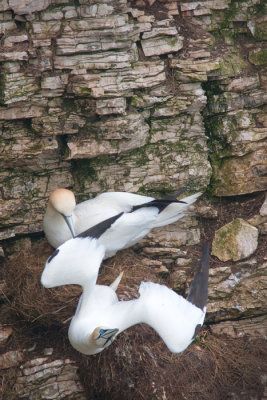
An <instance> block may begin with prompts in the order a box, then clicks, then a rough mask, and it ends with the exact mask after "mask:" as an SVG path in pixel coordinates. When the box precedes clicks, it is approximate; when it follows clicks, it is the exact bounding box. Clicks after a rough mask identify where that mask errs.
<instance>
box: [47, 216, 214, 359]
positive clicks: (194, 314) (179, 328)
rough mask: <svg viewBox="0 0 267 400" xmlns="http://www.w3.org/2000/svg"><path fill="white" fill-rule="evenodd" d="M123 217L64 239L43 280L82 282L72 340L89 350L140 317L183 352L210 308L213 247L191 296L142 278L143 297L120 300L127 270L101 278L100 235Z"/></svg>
mask: <svg viewBox="0 0 267 400" xmlns="http://www.w3.org/2000/svg"><path fill="white" fill-rule="evenodd" d="M119 218H120V215H118V216H115V217H113V218H110V219H109V220H108V223H106V225H105V226H104V225H103V224H104V223H105V222H106V221H104V223H103V222H102V223H100V224H98V225H97V226H96V227H93V228H91V230H90V229H89V230H88V231H87V233H86V234H83V235H81V236H80V237H76V238H74V239H70V240H68V241H67V242H65V243H64V244H63V245H61V246H60V247H59V248H58V249H57V250H55V252H54V253H53V254H52V256H51V257H50V258H49V259H48V260H47V262H46V265H45V268H44V271H43V273H42V277H41V283H42V284H43V286H45V287H48V288H51V287H55V286H61V285H66V284H77V285H80V286H82V289H83V292H82V295H81V297H80V300H79V303H78V306H77V309H76V312H75V315H74V317H73V318H72V320H71V323H70V326H69V330H68V336H69V340H70V343H71V345H72V346H73V347H74V348H75V349H76V350H78V351H79V352H81V353H83V354H87V355H92V354H97V353H99V352H101V351H103V350H104V349H105V348H106V347H108V346H109V345H110V344H111V343H112V342H113V341H114V339H115V338H116V336H117V335H118V334H120V333H121V332H123V331H124V330H126V329H128V328H130V327H131V326H133V325H136V324H140V323H145V324H147V325H149V326H151V327H152V328H153V329H154V330H155V331H156V332H157V333H158V335H159V336H160V337H161V338H162V340H163V341H164V342H165V344H166V345H167V347H168V348H169V350H170V351H171V352H174V353H179V352H182V351H184V350H185V349H186V348H187V347H188V346H189V345H190V343H191V342H192V341H193V340H194V338H195V337H196V335H197V334H198V332H199V329H200V328H201V326H202V325H203V322H204V318H205V314H206V302H207V296H208V275H209V256H208V247H207V246H203V251H202V257H201V260H200V262H199V265H198V268H197V272H196V274H195V277H194V279H193V281H192V283H191V286H190V291H189V295H188V297H187V299H185V298H184V297H182V296H180V295H178V294H177V293H175V292H174V291H173V290H171V289H169V288H168V287H166V286H165V285H160V284H156V283H153V282H142V283H141V285H140V287H139V294H140V297H139V298H138V299H135V300H129V301H119V299H118V297H117V295H116V292H115V291H116V288H117V286H118V284H119V280H120V277H121V276H119V277H118V278H117V279H116V281H115V282H114V283H113V284H112V285H111V286H104V285H97V284H96V281H97V276H98V272H99V268H100V265H101V262H102V260H103V258H104V254H105V247H104V246H103V244H101V243H100V241H99V239H98V238H100V237H101V235H102V234H103V233H104V232H105V230H106V229H108V226H109V225H112V224H113V223H116V219H117V220H118V219H119Z"/></svg>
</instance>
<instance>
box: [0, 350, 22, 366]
mask: <svg viewBox="0 0 267 400" xmlns="http://www.w3.org/2000/svg"><path fill="white" fill-rule="evenodd" d="M22 360H23V352H22V351H15V350H12V351H8V352H7V353H4V354H1V355H0V369H7V368H11V367H16V366H18V365H19V364H20V362H21V361H22Z"/></svg>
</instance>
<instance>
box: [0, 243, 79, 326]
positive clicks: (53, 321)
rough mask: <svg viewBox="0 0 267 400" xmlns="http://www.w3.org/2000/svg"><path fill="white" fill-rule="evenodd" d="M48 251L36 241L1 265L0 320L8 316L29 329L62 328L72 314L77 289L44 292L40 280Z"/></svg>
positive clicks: (47, 290) (75, 302) (62, 288)
mask: <svg viewBox="0 0 267 400" xmlns="http://www.w3.org/2000/svg"><path fill="white" fill-rule="evenodd" d="M51 249H52V248H51V247H50V246H49V245H48V244H47V243H46V242H45V241H40V242H38V243H37V244H35V245H33V246H32V248H31V249H30V250H26V251H21V252H20V253H15V254H14V255H12V256H11V257H10V258H9V259H8V260H7V261H6V262H5V264H4V268H3V278H4V280H5V283H6V285H5V289H4V293H3V296H4V299H5V304H4V305H3V306H2V308H1V316H2V318H3V319H4V320H6V319H7V318H8V319H9V320H10V316H13V317H16V318H19V319H20V320H22V321H25V322H30V323H31V324H32V326H35V327H36V326H46V327H50V326H53V325H57V326H59V325H62V324H64V322H65V321H66V320H68V319H69V318H70V316H71V315H73V314H74V312H75V308H76V305H77V301H78V297H79V295H80V292H81V289H80V288H79V287H77V286H64V287H60V288H56V289H45V288H44V287H43V286H42V285H41V283H40V277H41V274H42V271H43V268H44V265H45V262H46V260H47V258H48V257H49V255H50V254H51V252H52V250H51Z"/></svg>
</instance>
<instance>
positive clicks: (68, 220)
mask: <svg viewBox="0 0 267 400" xmlns="http://www.w3.org/2000/svg"><path fill="white" fill-rule="evenodd" d="M63 217H64V219H65V221H66V223H67V225H68V227H69V230H70V231H71V234H72V237H73V238H74V237H75V236H76V234H75V229H74V225H73V220H72V215H63Z"/></svg>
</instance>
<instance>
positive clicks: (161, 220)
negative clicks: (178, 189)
mask: <svg viewBox="0 0 267 400" xmlns="http://www.w3.org/2000/svg"><path fill="white" fill-rule="evenodd" d="M201 194H202V193H201V192H198V193H195V194H193V195H191V196H187V197H184V198H183V203H178V202H171V203H170V204H169V205H168V206H167V207H166V208H165V209H164V210H163V211H162V212H161V213H159V215H158V217H157V218H156V219H155V221H154V222H153V225H152V228H159V227H160V226H164V225H168V224H171V223H173V222H176V221H178V220H179V219H180V218H181V217H183V216H184V215H183V212H185V211H186V210H187V208H188V207H189V206H190V205H191V204H193V203H194V202H195V201H196V200H197V199H198V197H199V196H201Z"/></svg>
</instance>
